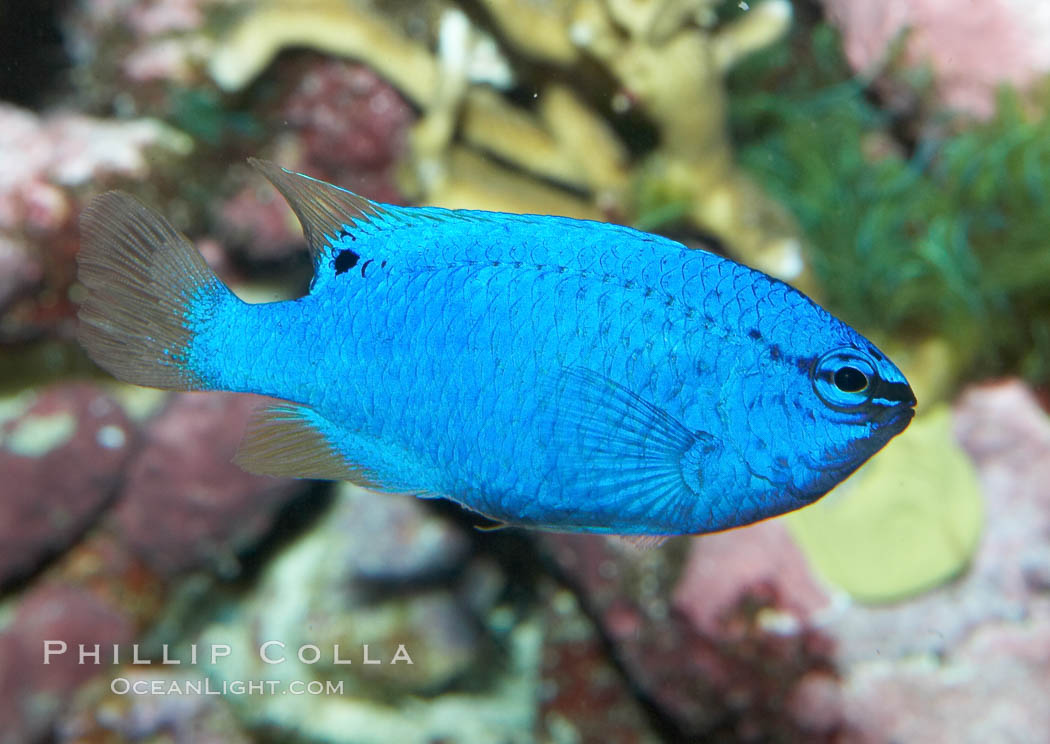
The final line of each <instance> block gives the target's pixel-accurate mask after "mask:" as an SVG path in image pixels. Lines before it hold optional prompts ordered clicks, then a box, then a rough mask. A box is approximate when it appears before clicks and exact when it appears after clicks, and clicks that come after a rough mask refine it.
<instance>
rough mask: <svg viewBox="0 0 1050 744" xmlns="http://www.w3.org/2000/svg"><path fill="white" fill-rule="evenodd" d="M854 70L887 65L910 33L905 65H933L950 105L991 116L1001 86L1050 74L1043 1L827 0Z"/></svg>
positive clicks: (1049, 25) (1048, 18)
mask: <svg viewBox="0 0 1050 744" xmlns="http://www.w3.org/2000/svg"><path fill="white" fill-rule="evenodd" d="M824 4H825V6H826V7H827V10H828V14H829V16H830V17H831V19H832V21H833V22H834V23H835V24H836V25H837V26H838V27H839V28H840V29H842V33H843V37H844V42H845V47H846V55H847V57H848V58H849V61H850V63H851V64H852V65H853V67H854V69H856V70H858V71H860V72H870V71H872V70H875V69H877V68H878V67H879V65H880V64H882V63H883V62H885V60H886V56H887V54H888V50H889V48H890V45H891V44H892V43H893V42H894V41H895V40H896V39H897V38H898V37H899V36H900V34H902V33H903V32H907V33H908V37H907V40H906V43H905V62H906V63H907V64H909V65H912V66H914V65H920V64H924V63H928V64H929V65H930V67H931V69H932V71H933V74H934V79H935V81H936V86H937V90H938V92H939V95H940V96H941V98H942V100H943V101H944V102H945V103H946V104H948V105H949V106H952V107H955V108H958V109H963V110H967V111H970V112H972V113H974V114H976V115H978V116H988V115H989V114H991V112H992V111H993V110H994V106H995V89H996V87H997V86H999V85H1000V84H1002V83H1009V84H1011V85H1013V86H1016V87H1021V88H1023V87H1025V86H1027V85H1029V84H1030V83H1031V82H1032V81H1033V80H1035V79H1036V78H1037V77H1039V76H1041V75H1045V74H1047V73H1048V72H1050V3H1046V2H1045V0H968V1H967V2H961V1H960V0H879V2H872V0H824Z"/></svg>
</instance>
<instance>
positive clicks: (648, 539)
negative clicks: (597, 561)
mask: <svg viewBox="0 0 1050 744" xmlns="http://www.w3.org/2000/svg"><path fill="white" fill-rule="evenodd" d="M617 537H618V538H620V540H622V541H623V542H624V543H625V544H627V545H629V546H630V547H631V548H633V549H634V550H637V551H639V552H643V551H646V550H652V549H654V548H658V547H660V546H661V545H663V544H664V543H665V542H667V541H668V540H670V539H671V538H672V537H673V535H617Z"/></svg>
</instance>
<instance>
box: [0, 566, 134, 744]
mask: <svg viewBox="0 0 1050 744" xmlns="http://www.w3.org/2000/svg"><path fill="white" fill-rule="evenodd" d="M134 632H135V630H134V624H133V622H132V621H131V620H130V619H129V618H128V617H127V616H126V615H125V614H124V613H123V612H121V611H120V610H119V609H118V608H116V607H115V606H114V605H113V604H112V603H111V602H109V601H107V600H106V599H104V598H102V597H100V596H99V595H98V594H97V593H95V592H92V591H91V590H89V589H87V588H83V587H77V586H70V585H65V584H60V583H48V584H42V585H37V586H34V587H33V588H32V589H30V590H29V591H28V592H26V593H25V594H24V595H23V596H22V597H21V598H20V599H19V601H18V604H17V606H16V607H15V608H14V610H13V613H12V616H11V619H10V620H9V621H7V622H6V624H5V626H4V628H3V630H0V721H3V722H4V725H3V729H2V731H0V744H24V743H25V742H31V741H43V740H49V736H48V734H49V732H50V730H51V727H52V725H53V721H54V719H55V717H56V716H57V715H58V714H59V713H60V712H61V711H62V710H64V709H65V707H66V705H67V704H68V702H69V700H70V698H71V696H72V694H73V692H74V691H75V690H76V688H77V687H78V686H80V685H81V684H83V683H84V682H86V681H87V680H89V679H91V678H92V677H94V676H95V675H97V674H99V672H100V670H102V669H105V668H106V667H103V666H97V665H95V664H94V663H93V661H92V658H91V657H85V658H86V659H87V661H86V663H80V656H79V649H80V647H81V645H83V647H84V648H85V649H86V650H87V652H88V653H90V652H92V651H93V650H94V649H95V648H96V645H95V644H99V648H100V650H101V653H100V656H99V659H100V661H101V660H102V655H103V654H104V653H105V649H108V648H110V647H111V646H112V644H125V643H130V642H131V640H132V638H133V637H134ZM49 640H51V641H62V642H64V643H65V644H66V649H65V653H56V654H54V655H52V656H51V657H50V658H49V660H48V663H45V661H44V642H45V641H49ZM51 648H52V650H54V651H56V652H57V651H58V650H59V647H58V646H57V645H56V646H52V647H51Z"/></svg>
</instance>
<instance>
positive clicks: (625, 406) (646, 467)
mask: <svg viewBox="0 0 1050 744" xmlns="http://www.w3.org/2000/svg"><path fill="white" fill-rule="evenodd" d="M556 388H557V389H556V391H555V393H554V395H553V398H552V401H551V405H552V411H553V413H552V415H553V417H554V445H555V447H557V448H558V451H559V457H560V458H561V459H560V460H559V466H560V467H561V468H562V470H563V471H564V473H563V477H565V478H566V483H567V485H568V486H569V490H570V491H571V492H574V493H575V494H576V498H582V499H592V500H593V499H597V500H599V501H601V502H603V503H604V504H605V505H606V508H607V509H615V510H617V511H618V513H619V515H620V517H621V518H622V519H623V521H630V520H638V522H639V523H641V521H642V520H645V521H647V522H650V523H651V522H653V521H657V522H662V523H666V524H669V525H673V523H674V522H675V516H676V514H677V513H682V511H683V510H684V509H686V508H688V507H690V506H692V504H693V502H694V501H695V499H696V498H697V496H696V488H697V487H699V484H700V483H701V481H702V478H703V474H702V472H700V469H699V467H698V465H700V464H702V463H703V461H704V460H705V459H706V457H708V456H709V455H710V454H711V452H713V451H714V450H715V449H716V448H717V442H716V441H715V440H714V437H712V436H711V435H709V434H707V433H705V432H700V431H690V430H689V429H688V428H686V427H685V426H684V425H683V424H682V423H681V422H680V421H678V420H677V419H676V418H674V417H673V416H672V415H670V414H669V413H668V412H667V411H666V410H664V409H663V408H661V407H660V406H657V405H654V404H652V403H650V402H648V401H646V400H644V399H642V398H641V397H640V396H638V395H637V394H635V393H634V392H632V391H630V390H628V389H627V388H625V387H623V386H622V385H620V384H619V383H617V382H615V381H613V380H611V379H609V378H608V377H606V376H605V375H602V374H600V373H597V372H594V371H592V370H589V369H584V368H579V367H577V368H572V369H569V370H566V371H565V372H564V373H563V374H562V375H561V376H560V378H559V379H558V381H557V383H556ZM565 460H569V461H568V462H565ZM686 467H688V471H687V470H686ZM570 471H571V472H570ZM592 503H593V502H592Z"/></svg>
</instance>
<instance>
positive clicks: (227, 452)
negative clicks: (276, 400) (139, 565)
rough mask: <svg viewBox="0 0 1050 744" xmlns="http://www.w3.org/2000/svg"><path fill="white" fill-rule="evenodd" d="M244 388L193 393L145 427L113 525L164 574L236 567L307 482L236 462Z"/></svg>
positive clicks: (245, 405)
mask: <svg viewBox="0 0 1050 744" xmlns="http://www.w3.org/2000/svg"><path fill="white" fill-rule="evenodd" d="M259 404H260V401H259V400H257V399H253V398H251V397H250V396H245V395H233V394H225V393H208V394H200V393H187V394H182V395H176V396H173V397H172V400H171V403H170V405H169V406H168V407H167V408H165V409H164V410H163V411H162V412H161V413H160V414H159V415H157V416H156V417H155V418H154V419H152V420H151V421H149V422H148V423H147V424H146V426H145V428H144V430H143V441H142V444H141V448H140V450H139V452H138V453H137V454H136V456H135V457H134V459H133V460H132V461H131V462H130V463H129V465H128V469H127V475H126V481H125V486H124V488H123V491H122V495H121V499H120V502H119V504H118V505H117V506H116V508H115V509H114V512H113V514H112V523H113V529H114V530H115V531H116V532H117V534H118V535H119V536H120V539H121V541H122V542H123V543H124V544H126V545H127V546H128V548H129V549H130V550H131V551H132V552H134V553H135V554H137V555H139V556H140V557H141V558H142V559H143V560H144V561H145V562H146V563H147V564H149V565H150V566H152V567H153V569H154V570H155V571H157V572H158V573H159V574H160V575H162V576H168V577H171V576H174V575H176V574H179V573H182V572H185V571H188V570H193V569H200V568H208V569H211V570H213V571H215V572H217V573H218V574H219V575H231V574H236V572H237V571H238V566H237V561H236V557H235V555H236V552H237V551H238V550H239V549H243V548H244V547H245V546H247V545H249V544H251V543H252V542H253V541H255V540H258V539H259V538H260V537H261V536H262V535H264V534H265V533H266V532H267V531H268V530H269V529H270V528H271V527H272V526H273V519H274V516H275V514H276V512H277V511H278V510H279V509H280V508H281V507H282V506H283V505H284V504H286V503H288V501H290V500H291V499H293V498H295V497H296V496H298V495H300V494H302V493H303V492H304V491H305V489H306V488H307V487H308V482H307V481H297V480H292V479H285V478H280V479H279V478H270V477H267V476H259V475H252V474H251V473H247V472H245V471H244V470H242V469H241V468H239V467H238V466H237V465H234V464H233V462H232V459H233V456H234V454H235V453H236V451H237V447H238V445H239V444H240V441H241V438H242V437H243V435H244V429H245V426H246V425H247V422H248V419H249V417H250V415H251V412H252V411H253V410H254V408H255V407H256V406H258V405H259Z"/></svg>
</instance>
